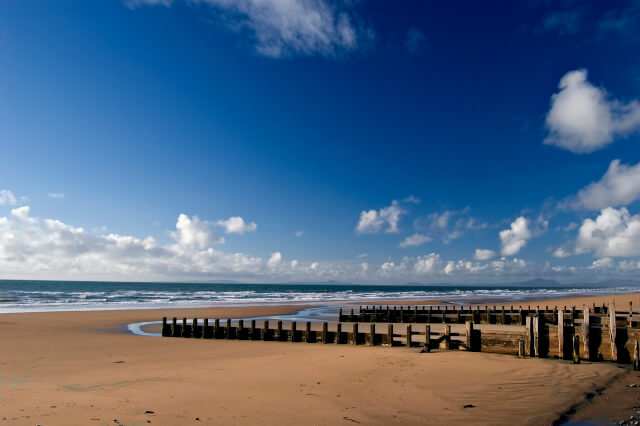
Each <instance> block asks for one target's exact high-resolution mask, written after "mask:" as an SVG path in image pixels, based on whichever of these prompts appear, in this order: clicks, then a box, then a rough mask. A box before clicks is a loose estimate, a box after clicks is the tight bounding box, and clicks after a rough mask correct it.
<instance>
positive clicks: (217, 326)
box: [213, 318, 220, 339]
mask: <svg viewBox="0 0 640 426" xmlns="http://www.w3.org/2000/svg"><path fill="white" fill-rule="evenodd" d="M213 338H214V339H219V338H220V319H218V318H216V319H215V320H213Z"/></svg>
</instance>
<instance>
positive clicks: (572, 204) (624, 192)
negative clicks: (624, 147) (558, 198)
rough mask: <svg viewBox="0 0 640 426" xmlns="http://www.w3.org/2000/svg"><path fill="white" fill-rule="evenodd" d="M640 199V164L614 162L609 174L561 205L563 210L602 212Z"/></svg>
mask: <svg viewBox="0 0 640 426" xmlns="http://www.w3.org/2000/svg"><path fill="white" fill-rule="evenodd" d="M638 199H640V163H638V164H636V165H625V164H621V163H620V160H613V161H612V162H611V164H609V168H608V169H607V172H606V173H605V174H604V176H602V178H601V179H600V180H599V181H597V182H592V183H590V184H589V185H587V186H586V187H585V188H583V189H581V190H580V191H579V192H578V194H577V195H576V196H574V197H571V198H569V199H568V200H566V201H564V202H562V203H560V207H561V208H566V207H569V208H573V209H586V210H602V209H603V208H605V207H619V206H626V205H628V204H631V203H633V202H634V201H636V200H638Z"/></svg>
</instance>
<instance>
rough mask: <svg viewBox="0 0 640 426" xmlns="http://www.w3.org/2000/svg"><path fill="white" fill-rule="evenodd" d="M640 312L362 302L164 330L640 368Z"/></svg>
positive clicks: (184, 323) (186, 322)
mask: <svg viewBox="0 0 640 426" xmlns="http://www.w3.org/2000/svg"><path fill="white" fill-rule="evenodd" d="M639 327H640V313H634V312H633V306H632V305H631V303H630V304H629V308H628V310H626V311H622V310H616V307H615V306H614V304H610V305H602V306H596V305H592V306H581V307H579V308H578V307H575V306H572V307H569V308H567V307H566V306H564V307H560V308H558V307H557V306H554V307H551V308H550V307H549V306H545V307H540V306H535V307H532V306H518V307H514V306H495V305H494V306H488V305H485V306H479V305H472V306H457V307H454V306H433V305H431V306H427V305H425V306H360V307H359V309H352V310H350V312H348V313H345V312H343V310H340V312H339V315H338V321H337V322H331V323H330V322H310V321H306V322H298V321H290V322H285V323H283V321H269V320H264V321H260V322H258V321H256V320H250V321H245V320H242V319H238V320H234V319H231V318H228V319H223V320H221V319H213V320H211V319H208V318H203V319H198V318H193V319H187V318H182V319H181V320H180V321H178V319H177V318H173V319H172V320H171V321H168V319H167V318H166V317H165V318H163V322H162V336H164V337H181V338H196V339H238V340H262V341H278V342H304V343H319V344H351V345H362V346H379V345H382V346H390V347H406V348H419V349H420V350H421V351H422V352H430V351H432V350H467V351H473V352H489V353H502V354H509V355H516V356H520V357H540V358H555V359H561V360H563V359H566V360H572V361H573V362H574V363H579V362H580V361H581V360H586V361H612V362H617V363H621V364H633V366H634V368H635V369H638V368H640V353H639V351H640V347H639V344H638V340H640V328H639Z"/></svg>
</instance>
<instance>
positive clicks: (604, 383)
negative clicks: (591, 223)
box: [0, 294, 640, 425]
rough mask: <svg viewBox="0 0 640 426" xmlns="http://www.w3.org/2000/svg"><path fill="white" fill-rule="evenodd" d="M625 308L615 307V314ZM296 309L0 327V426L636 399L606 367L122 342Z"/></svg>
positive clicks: (388, 420)
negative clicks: (146, 326)
mask: <svg viewBox="0 0 640 426" xmlns="http://www.w3.org/2000/svg"><path fill="white" fill-rule="evenodd" d="M639 298H640V296H639V295H637V294H634V295H622V296H616V297H615V300H616V303H617V304H626V305H628V301H629V300H633V301H634V303H637V302H638V301H639ZM610 300H611V298H610V297H596V298H592V297H589V298H577V299H562V300H557V301H556V300H554V301H553V303H552V302H551V301H549V305H553V304H558V305H564V304H565V303H566V304H567V305H568V306H570V305H571V304H576V305H578V306H581V305H582V304H583V303H588V304H591V303H593V302H596V303H598V304H601V303H603V302H605V303H608V302H609V301H610ZM527 303H529V302H527ZM404 304H407V302H404ZM514 304H515V303H514ZM532 304H533V302H532ZM301 308H302V306H292V305H290V306H266V307H244V308H243V307H238V308H208V309H192V310H137V311H93V312H57V313H31V314H3V315H0V339H1V341H2V350H1V351H0V407H1V411H0V424H15V425H35V424H40V425H70V424H95V425H107V424H109V425H113V424H126V425H142V424H149V423H150V424H159V425H180V424H265V425H270V424H278V425H293V424H298V425H335V424H345V425H348V424H381V425H382V424H399V425H400V424H402V425H412V424H454V423H455V424H457V423H460V422H463V423H466V424H504V425H510V424H541V425H544V424H552V423H553V422H554V421H558V420H560V419H563V418H564V419H566V418H567V417H563V414H565V413H570V414H571V417H570V419H571V420H572V421H573V420H579V419H598V418H602V419H621V418H624V417H626V416H628V415H629V412H630V411H631V410H632V408H633V407H634V405H636V404H637V398H638V396H640V392H639V391H638V390H637V388H630V387H628V386H627V385H628V384H633V383H635V381H636V380H637V381H640V379H639V378H638V374H637V373H636V372H633V371H631V370H630V369H629V368H626V367H625V368H619V367H618V366H616V365H613V364H609V363H588V362H583V363H582V364H580V365H574V364H572V363H570V362H562V361H557V360H549V359H524V360H522V359H518V358H516V357H512V356H504V355H496V354H483V353H469V352H458V351H450V352H437V353H430V354H420V353H417V352H416V351H413V350H409V349H406V348H387V347H353V346H350V345H340V346H336V345H308V344H301V343H278V342H248V341H221V340H195V339H171V338H157V337H145V336H136V335H132V334H128V333H126V332H125V330H124V326H125V325H126V324H128V323H132V322H140V321H154V320H159V319H160V318H161V317H162V316H168V317H171V316H177V317H182V316H186V317H189V318H191V317H200V318H202V317H204V316H208V317H210V318H214V317H219V318H226V317H234V318H241V317H252V316H263V315H277V314H285V313H290V312H294V311H297V310H298V309H301ZM573 411H576V413H575V414H574V413H573Z"/></svg>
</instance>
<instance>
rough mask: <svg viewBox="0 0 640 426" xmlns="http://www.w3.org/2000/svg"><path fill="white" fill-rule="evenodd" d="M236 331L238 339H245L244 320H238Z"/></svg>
mask: <svg viewBox="0 0 640 426" xmlns="http://www.w3.org/2000/svg"><path fill="white" fill-rule="evenodd" d="M236 330H237V331H236V339H238V340H241V339H244V334H245V333H244V320H238V328H237V329H236Z"/></svg>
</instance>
